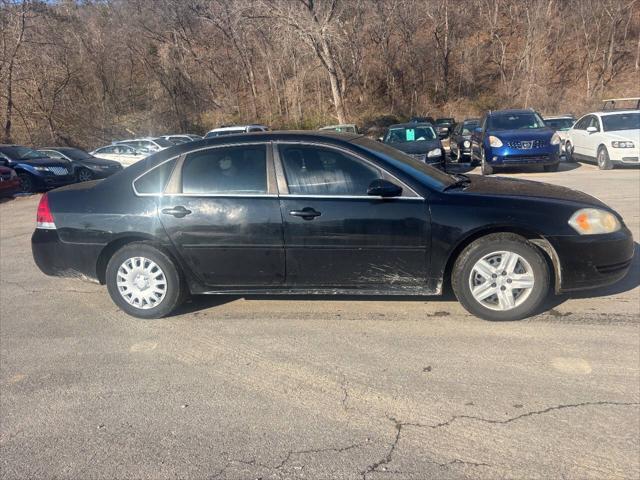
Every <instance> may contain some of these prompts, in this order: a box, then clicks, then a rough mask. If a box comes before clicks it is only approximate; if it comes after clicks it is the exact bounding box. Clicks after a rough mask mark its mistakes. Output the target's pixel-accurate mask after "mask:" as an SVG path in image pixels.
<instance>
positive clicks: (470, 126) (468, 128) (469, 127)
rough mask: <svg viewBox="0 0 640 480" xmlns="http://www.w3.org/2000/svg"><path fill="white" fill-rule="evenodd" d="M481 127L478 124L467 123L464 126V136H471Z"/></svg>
mask: <svg viewBox="0 0 640 480" xmlns="http://www.w3.org/2000/svg"><path fill="white" fill-rule="evenodd" d="M479 126H480V124H479V123H478V122H475V123H465V124H464V125H462V135H471V134H472V133H473V131H474V130H475V129H476V128H477V127H479Z"/></svg>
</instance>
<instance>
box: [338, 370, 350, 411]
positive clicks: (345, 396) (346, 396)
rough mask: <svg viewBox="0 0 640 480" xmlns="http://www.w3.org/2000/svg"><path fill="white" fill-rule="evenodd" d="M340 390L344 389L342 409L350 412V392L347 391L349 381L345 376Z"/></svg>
mask: <svg viewBox="0 0 640 480" xmlns="http://www.w3.org/2000/svg"><path fill="white" fill-rule="evenodd" d="M340 388H341V389H342V408H344V410H345V412H346V411H348V410H349V390H347V379H346V377H344V375H343V377H342V381H341V382H340Z"/></svg>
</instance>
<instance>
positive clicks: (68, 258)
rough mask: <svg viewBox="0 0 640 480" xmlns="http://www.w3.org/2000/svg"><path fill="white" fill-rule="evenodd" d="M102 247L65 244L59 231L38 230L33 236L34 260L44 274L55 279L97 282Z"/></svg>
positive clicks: (32, 250) (32, 249)
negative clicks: (74, 278) (85, 279)
mask: <svg viewBox="0 0 640 480" xmlns="http://www.w3.org/2000/svg"><path fill="white" fill-rule="evenodd" d="M102 248H103V246H102V245H87V244H82V245H80V244H75V243H64V242H62V241H61V240H60V237H59V236H58V231H57V230H45V229H40V228H37V229H36V230H35V232H33V235H32V236H31V252H32V254H33V260H34V261H35V263H36V265H37V266H38V268H39V269H40V270H41V271H42V273H44V274H46V275H51V276H55V277H86V278H89V279H91V280H94V281H97V279H98V275H97V272H96V265H97V260H98V256H99V255H100V252H101V251H102Z"/></svg>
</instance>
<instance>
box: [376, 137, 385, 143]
mask: <svg viewBox="0 0 640 480" xmlns="http://www.w3.org/2000/svg"><path fill="white" fill-rule="evenodd" d="M376 140H378V141H379V142H382V141H383V140H384V137H378V138H376Z"/></svg>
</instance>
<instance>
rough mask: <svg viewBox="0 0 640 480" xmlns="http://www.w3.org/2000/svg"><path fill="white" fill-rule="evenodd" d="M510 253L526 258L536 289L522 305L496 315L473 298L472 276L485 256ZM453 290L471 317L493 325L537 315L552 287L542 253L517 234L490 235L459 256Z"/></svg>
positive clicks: (494, 311) (498, 312) (470, 246)
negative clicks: (496, 322)
mask: <svg viewBox="0 0 640 480" xmlns="http://www.w3.org/2000/svg"><path fill="white" fill-rule="evenodd" d="M500 250H507V251H511V252H514V253H517V254H518V255H520V256H521V257H523V258H524V259H525V260H526V261H527V262H529V265H531V268H532V270H533V275H534V280H535V283H534V287H533V291H532V292H531V293H530V295H529V297H528V298H527V299H526V300H525V301H524V303H523V304H522V305H519V306H518V307H516V308H514V309H512V310H509V311H506V312H501V311H496V310H491V309H489V308H486V307H484V306H483V305H481V304H480V303H479V302H478V301H477V300H476V299H475V298H474V297H473V295H472V294H471V289H470V287H469V276H470V275H471V270H472V268H473V266H474V265H475V263H476V262H477V261H478V260H480V259H481V258H482V257H484V256H485V255H487V254H489V253H492V252H496V251H500ZM451 276H452V278H451V284H452V286H453V290H454V292H455V294H456V297H457V298H458V301H459V302H460V303H461V304H462V306H463V307H464V308H465V309H466V310H467V311H468V312H469V313H471V314H473V315H475V316H477V317H480V318H483V319H485V320H491V321H512V320H521V319H523V318H526V317H529V316H531V315H534V314H536V313H538V312H537V311H538V309H539V308H540V307H541V305H542V304H543V302H544V301H545V299H546V298H547V296H548V295H549V290H550V286H551V280H550V272H549V266H548V264H547V261H546V259H545V258H544V256H543V254H542V253H541V252H540V250H539V249H538V248H537V247H536V246H535V245H533V244H531V243H529V242H528V241H527V240H526V239H525V238H523V237H520V236H519V235H515V234H491V235H487V236H485V237H481V238H480V239H478V240H476V241H475V242H473V243H472V244H470V245H469V246H468V247H467V248H466V249H465V250H463V252H462V253H461V254H460V256H459V257H458V259H457V260H456V263H455V265H454V268H453V271H452V274H451Z"/></svg>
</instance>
